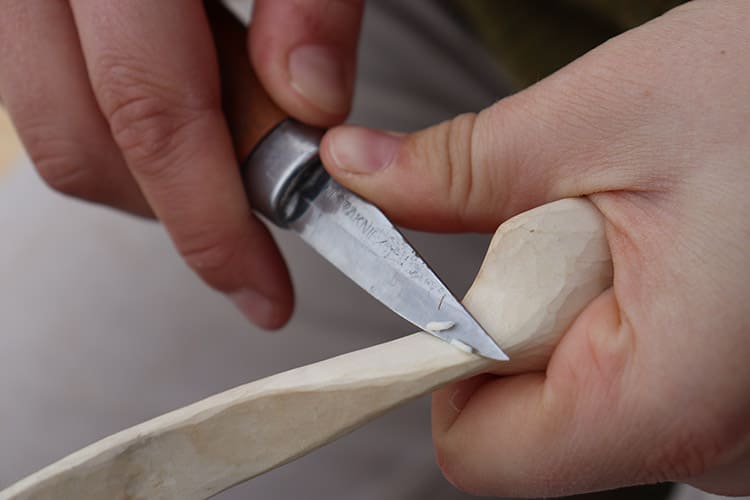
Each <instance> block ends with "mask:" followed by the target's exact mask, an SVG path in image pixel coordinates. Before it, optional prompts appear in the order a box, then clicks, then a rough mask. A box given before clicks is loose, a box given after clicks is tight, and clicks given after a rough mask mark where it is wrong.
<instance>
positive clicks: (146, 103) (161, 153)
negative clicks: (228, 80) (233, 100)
mask: <svg viewBox="0 0 750 500" xmlns="http://www.w3.org/2000/svg"><path fill="white" fill-rule="evenodd" d="M100 71H101V77H100V78H99V80H98V82H97V86H96V88H95V92H96V94H97V96H98V97H99V100H100V105H101V108H102V111H103V113H104V115H105V117H106V118H107V121H108V122H109V125H110V129H111V132H112V136H113V137H114V139H115V142H116V143H117V145H118V146H119V147H120V149H121V150H122V151H123V153H124V154H125V156H126V158H127V159H128V161H129V163H131V167H132V168H135V169H137V170H138V171H139V172H141V173H143V174H144V175H147V176H148V175H154V176H158V175H160V174H162V172H163V170H164V168H165V167H164V165H165V164H171V163H173V162H159V161H157V160H159V159H161V158H172V157H173V156H174V155H175V154H177V152H178V151H179V150H180V149H181V146H182V145H183V144H185V142H186V140H187V139H186V138H185V137H184V134H183V131H185V130H188V129H189V128H190V126H191V125H192V124H194V123H195V122H197V121H198V120H199V119H200V118H201V117H203V116H204V115H205V113H207V112H211V111H212V110H215V109H218V100H217V96H216V95H214V92H212V91H208V92H206V91H201V90H198V89H194V88H193V89H191V88H190V87H191V85H190V84H189V82H188V83H186V88H185V89H176V88H170V86H169V85H168V84H165V83H162V82H161V81H160V78H159V77H158V75H156V74H153V73H152V72H151V71H150V70H149V69H146V68H139V67H138V65H137V64H135V63H129V64H128V63H123V62H120V61H114V62H106V63H102V64H101V65H100Z"/></svg>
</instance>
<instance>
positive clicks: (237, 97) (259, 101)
mask: <svg viewBox="0 0 750 500" xmlns="http://www.w3.org/2000/svg"><path fill="white" fill-rule="evenodd" d="M205 6H206V11H207V14H208V18H209V21H210V23H211V29H212V31H213V34H214V42H215V44H216V52H217V58H218V61H219V71H220V75H221V93H222V105H223V108H224V114H225V115H226V118H227V122H228V125H229V130H230V132H231V134H232V142H233V144H234V150H235V153H236V155H237V158H238V159H239V161H241V162H242V161H244V160H245V159H246V158H247V157H248V156H249V155H250V153H251V152H252V151H253V149H255V146H256V145H257V144H258V143H259V142H260V141H261V140H262V139H263V138H264V137H265V136H266V135H268V133H269V132H271V131H272V130H273V129H274V128H275V127H276V126H277V125H279V123H281V122H282V121H284V120H285V119H287V118H288V115H287V114H286V113H284V112H283V111H282V110H281V108H279V107H278V106H277V105H276V103H275V102H273V100H272V99H271V97H270V96H269V95H268V93H267V92H266V91H265V90H264V89H263V86H262V85H261V83H260V82H259V81H258V78H257V77H256V76H255V74H254V73H253V70H252V67H251V66H250V58H249V55H248V52H247V28H246V27H245V26H244V25H243V24H242V23H241V22H240V21H239V20H238V19H237V18H236V17H234V15H233V14H232V13H231V12H229V11H228V10H226V8H224V7H223V6H222V5H221V2H218V1H208V2H205Z"/></svg>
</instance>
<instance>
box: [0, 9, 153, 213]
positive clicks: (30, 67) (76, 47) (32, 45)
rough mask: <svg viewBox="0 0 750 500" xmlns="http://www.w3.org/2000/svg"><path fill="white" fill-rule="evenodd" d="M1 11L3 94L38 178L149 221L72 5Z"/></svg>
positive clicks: (0, 89) (0, 81)
mask: <svg viewBox="0 0 750 500" xmlns="http://www.w3.org/2000/svg"><path fill="white" fill-rule="evenodd" d="M4 7H5V11H4V14H3V16H1V17H0V46H2V47H3V50H2V51H0V67H2V68H4V70H3V71H2V72H1V73H0V94H2V95H3V99H4V101H5V103H6V106H7V108H8V111H9V112H10V115H11V117H12V118H13V122H14V124H15V126H16V129H17V130H18V133H19V135H20V137H21V139H22V141H23V143H24V145H25V147H26V150H27V151H28V153H29V156H30V157H31V160H32V161H33V163H34V165H35V167H36V168H37V170H38V171H39V174H40V175H41V177H42V178H43V179H44V180H45V181H46V182H47V183H48V184H49V185H50V186H51V187H53V188H54V189H56V190H58V191H61V192H63V193H66V194H69V195H72V196H76V197H78V198H83V199H86V200H90V201H94V202H98V203H104V204H107V205H111V206H114V207H116V208H120V209H123V210H128V211H130V212H134V213H136V214H139V215H148V214H150V209H149V207H148V204H147V203H146V200H145V199H144V198H143V196H142V194H141V192H140V189H139V188H138V186H137V184H136V183H135V181H134V179H133V177H132V176H131V175H130V172H129V171H128V169H127V168H126V165H125V162H124V161H123V158H122V156H121V155H120V153H119V150H118V148H117V147H116V145H115V143H114V140H113V139H112V136H111V134H110V133H109V127H108V126H107V122H106V121H105V120H104V117H103V116H102V114H101V112H100V111H99V108H98V107H97V105H96V101H95V99H94V95H93V93H92V91H91V86H90V84H89V81H88V75H87V74H86V67H85V65H84V61H83V56H82V54H81V48H80V44H79V41H78V35H77V33H76V30H75V25H74V24H73V17H72V15H71V12H70V8H69V6H68V3H67V2H48V1H45V0H28V1H27V0H15V1H13V2H9V3H7V5H5V6H4Z"/></svg>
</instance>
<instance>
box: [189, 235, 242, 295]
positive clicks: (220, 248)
mask: <svg viewBox="0 0 750 500" xmlns="http://www.w3.org/2000/svg"><path fill="white" fill-rule="evenodd" d="M238 248H239V244H238V243H237V241H236V240H235V239H233V238H231V237H227V236H221V235H213V234H211V235H205V234H204V235H200V236H196V237H194V238H193V239H192V241H189V240H188V241H187V242H183V243H182V245H180V254H181V255H182V257H183V259H184V260H185V263H186V264H187V265H188V267H190V269H192V270H193V271H195V272H196V273H197V274H198V275H200V276H201V277H202V278H203V280H204V281H205V282H206V283H208V284H209V285H210V286H212V287H213V288H216V289H218V290H224V289H228V288H231V286H232V284H231V283H230V282H229V277H228V276H227V273H225V270H226V269H229V267H230V266H231V263H232V262H233V261H234V259H235V256H236V255H237V254H238Z"/></svg>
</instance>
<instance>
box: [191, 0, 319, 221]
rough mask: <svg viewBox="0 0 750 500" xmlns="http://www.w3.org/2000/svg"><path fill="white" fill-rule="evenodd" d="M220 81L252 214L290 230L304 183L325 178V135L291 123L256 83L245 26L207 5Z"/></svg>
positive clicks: (223, 10) (213, 4) (214, 4)
mask: <svg viewBox="0 0 750 500" xmlns="http://www.w3.org/2000/svg"><path fill="white" fill-rule="evenodd" d="M205 5H206V12H207V14H208V18H209V21H210V23H211V28H212V30H213V35H214V43H215V45H216V52H217V59H218V62H219V72H220V77H221V93H222V106H223V108H224V115H225V116H226V119H227V123H228V125H229V130H230V132H231V135H232V143H233V146H234V151H235V154H236V156H237V159H238V160H239V161H240V165H241V167H240V168H241V172H242V179H243V184H244V185H245V192H246V193H247V196H248V200H249V201H250V205H251V206H252V208H253V209H254V210H256V211H258V212H260V213H261V214H263V215H264V216H266V217H267V218H268V219H269V220H270V221H271V222H273V223H274V224H276V225H277V226H280V227H285V226H286V225H287V224H288V223H289V222H290V220H292V219H293V218H294V216H295V214H296V213H297V210H296V209H297V208H298V200H299V197H298V193H299V191H300V189H301V188H302V187H303V185H304V183H305V181H307V180H310V179H311V178H318V177H321V176H325V175H326V173H325V170H324V169H323V166H322V164H321V163H320V159H319V157H318V145H319V144H320V139H321V138H322V137H323V133H324V131H323V130H322V129H318V128H315V127H310V126H308V125H304V124H302V123H300V122H298V121H296V120H293V119H291V118H289V116H288V115H287V114H286V113H284V111H282V110H281V108H279V107H278V106H277V105H276V103H275V102H273V100H272V99H271V97H270V96H269V95H268V93H267V92H266V91H265V90H264V89H263V86H262V85H261V83H260V82H259V81H258V79H257V78H256V76H255V74H254V73H253V70H252V68H251V66H250V58H249V55H248V53H247V43H246V38H247V36H246V33H247V29H246V28H245V26H244V25H243V24H242V23H241V22H240V21H239V20H237V19H236V18H235V17H234V15H233V14H232V13H230V12H229V11H228V10H226V8H224V7H223V6H222V5H221V2H206V3H205Z"/></svg>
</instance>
